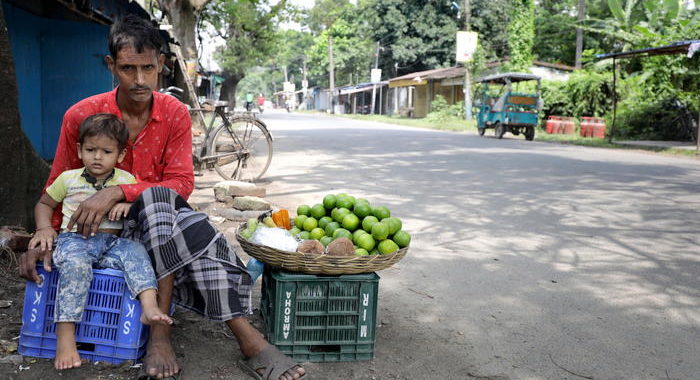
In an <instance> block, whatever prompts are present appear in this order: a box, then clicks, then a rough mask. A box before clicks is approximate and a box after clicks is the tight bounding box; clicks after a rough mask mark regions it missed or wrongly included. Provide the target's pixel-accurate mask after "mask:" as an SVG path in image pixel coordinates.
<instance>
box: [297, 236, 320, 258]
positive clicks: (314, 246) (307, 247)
mask: <svg viewBox="0 0 700 380" xmlns="http://www.w3.org/2000/svg"><path fill="white" fill-rule="evenodd" d="M324 250H325V247H324V246H323V244H321V242H320V241H318V240H304V241H302V242H301V243H299V246H298V247H297V252H302V253H315V254H317V255H321V254H323V252H324Z"/></svg>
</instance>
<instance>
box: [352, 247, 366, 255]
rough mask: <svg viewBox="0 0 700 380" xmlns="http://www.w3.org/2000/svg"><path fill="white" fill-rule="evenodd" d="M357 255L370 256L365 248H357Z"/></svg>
mask: <svg viewBox="0 0 700 380" xmlns="http://www.w3.org/2000/svg"><path fill="white" fill-rule="evenodd" d="M355 254H356V255H357V256H369V252H367V250H366V249H364V248H357V249H355Z"/></svg>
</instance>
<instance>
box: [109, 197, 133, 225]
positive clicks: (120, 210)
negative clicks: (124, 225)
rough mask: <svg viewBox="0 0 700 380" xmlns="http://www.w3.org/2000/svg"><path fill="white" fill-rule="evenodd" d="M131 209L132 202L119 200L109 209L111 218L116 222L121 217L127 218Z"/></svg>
mask: <svg viewBox="0 0 700 380" xmlns="http://www.w3.org/2000/svg"><path fill="white" fill-rule="evenodd" d="M130 209H131V203H128V202H119V203H117V204H116V205H114V207H112V209H111V210H109V220H111V221H113V222H115V221H117V220H119V219H121V218H126V216H127V215H129V210H130Z"/></svg>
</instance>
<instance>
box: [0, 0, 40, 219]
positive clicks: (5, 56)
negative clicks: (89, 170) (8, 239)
mask: <svg viewBox="0 0 700 380" xmlns="http://www.w3.org/2000/svg"><path fill="white" fill-rule="evenodd" d="M0 89H2V94H3V95H2V96H0V141H2V142H3V147H2V149H0V183H1V184H2V185H0V200H2V201H0V225H15V226H22V227H25V228H27V229H30V228H32V227H33V225H34V213H33V209H34V205H35V204H36V201H37V199H39V196H40V195H41V189H42V187H43V185H44V182H46V178H47V177H48V176H49V166H48V165H47V164H46V162H45V161H44V160H43V159H42V158H41V157H39V155H38V154H37V153H36V151H35V150H34V147H32V144H31V142H30V141H29V139H28V138H27V136H26V135H25V134H24V131H23V130H22V128H21V126H20V119H19V108H18V105H17V100H18V97H17V81H16V79H15V66H14V62H13V60H12V50H11V49H10V40H9V36H8V32H7V24H6V23H5V16H4V14H3V11H2V2H1V1H0Z"/></svg>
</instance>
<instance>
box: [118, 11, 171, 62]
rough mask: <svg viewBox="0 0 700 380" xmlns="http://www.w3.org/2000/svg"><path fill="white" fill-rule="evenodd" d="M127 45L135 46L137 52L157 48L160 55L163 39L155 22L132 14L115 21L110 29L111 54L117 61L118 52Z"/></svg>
mask: <svg viewBox="0 0 700 380" xmlns="http://www.w3.org/2000/svg"><path fill="white" fill-rule="evenodd" d="M127 45H128V46H133V47H134V48H135V49H136V52H137V53H143V49H144V48H149V49H153V50H155V51H156V55H158V54H160V49H161V46H163V40H162V39H161V38H160V32H158V29H157V28H156V27H155V26H153V24H151V23H150V22H149V21H147V20H146V19H143V18H141V17H138V16H135V15H131V14H130V15H126V16H124V17H123V18H121V19H118V20H117V21H115V22H114V24H112V27H111V28H110V29H109V54H110V55H111V56H112V58H113V59H114V60H115V61H116V60H117V52H119V50H121V48H123V47H124V46H127Z"/></svg>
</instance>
